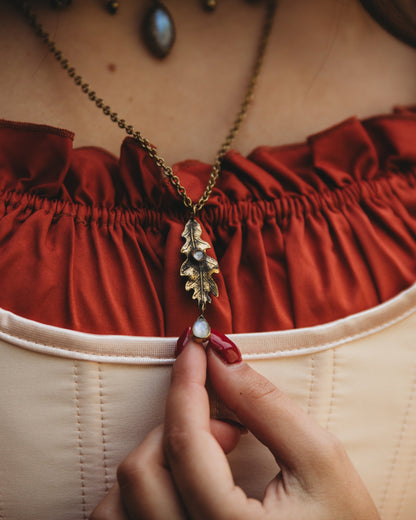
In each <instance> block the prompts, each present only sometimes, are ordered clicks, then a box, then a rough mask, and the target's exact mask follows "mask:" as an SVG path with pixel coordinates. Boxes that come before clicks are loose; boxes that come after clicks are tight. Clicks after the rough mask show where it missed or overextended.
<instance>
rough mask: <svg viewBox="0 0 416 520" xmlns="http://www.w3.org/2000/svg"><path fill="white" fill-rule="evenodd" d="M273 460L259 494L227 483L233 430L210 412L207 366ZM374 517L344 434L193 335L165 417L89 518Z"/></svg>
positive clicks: (221, 392)
mask: <svg viewBox="0 0 416 520" xmlns="http://www.w3.org/2000/svg"><path fill="white" fill-rule="evenodd" d="M207 371H208V374H209V377H210V379H211V382H212V384H213V387H214V388H215V390H216V391H217V392H218V394H219V396H220V397H221V398H222V399H223V400H224V402H225V403H226V405H227V406H228V407H229V408H230V409H231V410H232V411H233V412H235V414H236V415H237V417H238V418H239V420H240V421H241V422H242V424H244V425H245V426H246V427H247V428H248V429H249V430H250V431H251V432H253V434H254V435H255V436H256V437H257V438H258V439H259V441H261V442H262V443H263V444H265V445H266V446H267V447H268V448H269V449H270V451H271V452H272V453H273V455H274V457H275V459H276V462H277V463H278V464H279V468H280V472H279V468H278V467H277V466H276V473H277V477H276V478H275V479H274V480H272V482H270V484H269V485H268V487H267V488H266V490H265V494H264V499H263V501H262V502H259V501H258V500H254V499H251V498H248V497H247V496H246V495H245V494H244V492H243V491H242V490H241V488H239V487H237V486H236V485H235V484H234V481H233V477H232V474H231V470H230V467H229V465H228V462H227V458H226V456H225V453H227V452H229V451H230V450H231V449H232V448H233V447H234V446H235V444H236V443H237V441H238V438H239V432H238V430H237V429H236V428H233V427H232V426H230V425H228V424H223V425H222V427H221V426H220V424H221V423H218V422H216V423H215V422H212V421H211V422H210V419H209V401H208V394H207V392H206V390H205V386H204V385H205V379H206V374H207ZM139 518H140V520H159V519H160V520H162V519H166V518H169V519H172V520H185V519H195V520H234V519H239V520H245V519H247V520H249V519H250V520H257V519H259V520H260V519H267V520H274V519H276V520H334V519H337V520H363V519H365V520H380V517H379V515H378V513H377V511H376V508H375V506H374V503H373V501H372V499H371V497H370V496H369V494H368V492H367V490H366V488H365V487H364V484H363V483H362V481H361V479H360V477H359V475H358V474H357V472H356V471H355V469H354V467H353V466H352V463H351V461H350V460H349V458H348V456H347V454H346V452H345V450H344V448H343V447H342V445H341V443H340V442H339V441H338V440H337V439H336V438H335V437H334V436H333V435H332V434H330V433H329V432H327V431H326V430H324V429H322V428H321V427H320V426H319V425H318V424H317V423H316V422H315V421H314V420H312V419H311V418H310V417H309V416H308V415H307V414H305V413H304V412H303V411H302V410H301V409H300V408H298V407H297V405H295V404H294V403H293V402H292V401H291V400H290V399H289V398H288V397H287V396H286V395H284V394H283V393H282V392H281V391H280V390H278V389H277V388H276V387H275V386H273V385H272V384H271V383H270V382H269V381H267V380H266V379H265V378H264V377H263V376H261V375H260V374H258V373H257V372H255V371H254V370H253V369H251V368H250V367H249V366H248V365H246V364H245V363H239V364H237V365H226V364H224V363H223V362H222V361H221V360H220V359H219V358H218V357H217V356H216V354H215V353H214V352H213V351H212V350H211V349H210V350H209V351H208V355H206V353H205V351H204V349H203V348H202V347H201V346H200V345H198V344H196V343H193V342H190V343H188V344H187V345H186V347H185V349H184V350H183V351H182V353H181V354H180V355H179V356H178V358H177V360H176V362H175V364H174V367H173V371H172V381H171V386H170V390H169V394H168V397H167V403H166V417H165V423H164V425H162V426H161V427H159V428H157V429H156V430H153V431H152V432H151V433H150V434H149V435H148V436H147V437H146V439H145V440H144V441H143V442H142V444H140V446H139V447H138V448H137V449H136V450H135V451H134V452H132V453H131V454H130V455H129V456H128V457H127V458H126V460H124V461H123V462H122V464H121V465H120V467H119V469H118V483H117V484H116V485H115V486H114V487H113V488H112V490H111V491H110V493H109V495H108V496H107V497H106V498H105V499H104V500H103V501H102V502H101V503H100V504H99V505H98V506H97V508H96V510H95V511H94V512H93V514H92V516H91V517H90V520H110V519H111V520H127V519H129V520H135V519H139Z"/></svg>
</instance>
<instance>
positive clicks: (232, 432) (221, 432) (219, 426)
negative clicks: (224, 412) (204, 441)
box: [210, 419, 246, 453]
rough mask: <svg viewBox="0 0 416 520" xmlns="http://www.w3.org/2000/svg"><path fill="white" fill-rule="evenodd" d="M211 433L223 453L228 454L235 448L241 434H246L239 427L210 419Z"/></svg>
mask: <svg viewBox="0 0 416 520" xmlns="http://www.w3.org/2000/svg"><path fill="white" fill-rule="evenodd" d="M210 428H211V433H212V435H213V436H214V437H215V439H216V440H217V442H218V444H219V445H220V446H221V448H222V450H223V452H224V453H230V452H231V451H233V449H234V448H235V447H236V446H237V444H238V441H239V440H240V437H241V433H242V432H243V433H244V432H246V430H244V429H242V428H241V426H236V425H234V424H230V423H228V422H224V421H218V420H216V419H211V421H210Z"/></svg>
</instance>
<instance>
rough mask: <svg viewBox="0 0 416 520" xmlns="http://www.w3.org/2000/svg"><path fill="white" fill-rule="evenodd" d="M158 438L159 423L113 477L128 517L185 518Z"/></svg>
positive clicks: (146, 519) (143, 519) (153, 519)
mask: <svg viewBox="0 0 416 520" xmlns="http://www.w3.org/2000/svg"><path fill="white" fill-rule="evenodd" d="M162 441H163V426H159V427H158V428H156V429H155V430H153V431H152V432H150V433H149V435H147V437H146V438H145V439H144V441H143V442H142V443H141V444H140V445H139V446H138V447H137V448H136V449H135V450H134V451H133V452H132V453H130V455H129V456H128V457H127V458H126V459H125V460H124V461H123V462H122V463H121V464H120V466H119V468H118V471H117V479H118V483H119V486H120V493H121V499H122V503H123V505H124V507H125V509H126V511H127V513H128V515H129V518H140V520H165V519H166V518H169V519H171V520H183V519H184V518H186V515H185V512H184V509H183V507H182V503H181V500H180V498H179V496H178V494H177V491H176V488H175V485H174V483H173V480H172V478H171V474H170V471H169V470H168V468H167V466H166V460H165V457H164V453H163V443H162ZM97 520H98V519H97ZM117 520H118V519H117Z"/></svg>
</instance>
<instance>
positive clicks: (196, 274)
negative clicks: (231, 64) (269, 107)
mask: <svg viewBox="0 0 416 520" xmlns="http://www.w3.org/2000/svg"><path fill="white" fill-rule="evenodd" d="M12 2H13V3H14V4H15V5H16V6H17V7H18V8H19V9H20V10H21V11H22V13H23V14H24V16H25V17H26V19H27V20H28V22H29V23H30V25H31V27H32V28H33V29H34V30H35V32H36V35H37V36H38V37H39V38H40V39H41V40H42V41H43V43H44V44H45V45H46V46H47V48H48V49H49V51H50V52H51V53H52V54H53V56H54V57H55V59H56V60H57V61H58V63H59V64H60V65H61V67H62V68H63V69H64V70H66V71H67V73H68V75H69V76H70V77H71V78H73V80H74V82H75V84H76V85H78V86H79V87H80V88H81V90H82V92H83V93H84V94H86V95H87V96H88V97H89V99H90V100H91V101H93V102H94V103H95V105H96V106H97V107H98V108H99V109H100V110H102V112H103V113H104V114H105V115H106V116H109V117H110V119H111V121H113V122H114V123H115V124H117V125H118V126H119V127H120V128H121V129H122V130H124V131H125V132H126V133H127V135H129V136H131V137H132V138H133V139H135V140H136V141H137V143H138V144H139V146H140V147H141V148H142V149H143V150H145V151H146V153H147V154H148V155H149V157H150V158H151V159H152V160H153V161H154V163H155V164H156V165H157V167H158V168H159V169H160V171H161V173H162V174H163V175H164V176H166V177H167V179H168V180H169V182H170V183H171V184H172V186H173V187H174V189H175V191H176V193H177V195H178V197H179V198H180V200H181V201H182V204H183V206H184V220H185V219H186V220H187V222H186V224H185V227H184V230H183V232H182V235H181V236H182V237H183V238H184V239H185V244H184V245H183V246H182V248H181V253H183V254H184V255H185V261H184V262H183V263H182V265H181V267H180V272H179V274H180V276H183V277H185V278H187V280H186V283H185V290H186V291H193V294H192V298H193V299H194V300H197V302H198V307H199V316H198V318H197V319H196V321H195V323H194V324H193V326H192V334H193V337H194V339H195V340H196V341H198V342H200V343H202V342H204V341H206V340H208V339H209V336H210V334H211V329H210V326H209V324H208V322H207V321H206V319H205V317H204V311H205V308H206V306H207V304H208V303H211V294H212V295H213V296H218V287H217V284H216V283H215V281H214V280H213V278H212V275H214V274H218V273H219V266H218V263H217V261H216V260H215V259H214V258H211V257H210V256H208V255H207V253H206V250H207V249H209V248H210V245H209V244H208V242H206V241H205V240H203V239H202V238H201V235H202V229H201V225H200V224H199V222H198V220H197V217H198V215H199V214H200V212H201V210H202V209H203V207H204V206H205V204H206V202H207V201H208V199H209V198H210V196H211V194H212V190H213V189H214V186H215V184H216V182H217V179H218V177H219V175H220V173H221V166H222V161H223V159H224V156H225V155H226V153H227V152H228V151H229V149H230V147H231V143H232V142H233V140H234V138H235V136H236V135H237V133H238V131H239V129H240V127H241V124H242V122H243V120H244V118H245V116H246V114H247V110H248V107H249V105H250V102H251V101H252V99H253V95H254V90H255V87H256V84H257V80H258V77H259V74H260V70H261V67H262V64H263V61H264V56H265V52H266V48H267V44H268V41H269V37H270V33H271V28H272V24H273V19H274V15H275V12H276V6H277V0H267V6H266V12H265V19H264V25H263V31H262V35H261V39H260V43H259V47H258V51H257V56H256V60H255V63H254V67H253V71H252V74H251V77H250V80H249V83H248V86H247V89H246V93H245V95H244V99H243V102H242V103H241V105H240V108H239V110H238V113H237V116H236V118H235V120H234V123H233V125H232V126H231V128H230V130H229V132H228V134H227V137H226V139H225V141H224V142H223V144H222V145H221V147H220V149H219V150H218V152H217V155H216V158H215V162H214V164H213V165H212V169H211V173H210V177H209V181H208V184H207V185H206V187H205V190H204V192H203V193H202V195H201V196H200V198H199V199H198V200H197V201H193V200H192V199H191V198H190V197H189V195H188V194H187V192H186V189H185V187H184V186H183V185H182V184H181V181H180V179H179V178H178V177H177V176H176V175H175V174H174V172H173V170H172V168H171V167H170V166H167V165H166V163H165V160H164V159H163V158H162V157H161V156H160V155H158V153H157V149H156V148H155V147H154V146H153V145H152V144H150V142H149V140H148V139H146V138H145V137H143V136H142V135H141V133H140V132H139V131H137V130H135V129H134V128H133V126H131V125H128V124H127V123H126V121H125V119H122V118H120V117H119V115H118V114H117V113H116V112H114V111H113V110H112V109H111V107H110V106H109V105H106V104H105V103H104V101H103V100H102V99H101V98H100V97H98V96H97V94H96V93H95V92H94V91H93V90H92V89H91V88H90V86H89V84H88V83H86V82H85V81H84V80H83V78H82V77H81V76H80V75H79V74H78V73H77V72H76V70H75V68H74V67H72V66H71V65H70V64H69V62H68V60H67V59H66V58H64V56H63V54H62V52H61V51H60V50H58V49H57V47H56V44H55V42H54V41H52V39H51V37H50V35H49V34H48V33H47V32H46V31H45V30H44V29H43V27H42V25H41V24H40V23H39V22H38V20H37V17H36V14H35V13H34V12H33V10H32V7H31V5H30V3H29V2H26V1H20V0H12Z"/></svg>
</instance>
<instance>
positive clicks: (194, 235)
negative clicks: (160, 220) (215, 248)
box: [180, 218, 220, 312]
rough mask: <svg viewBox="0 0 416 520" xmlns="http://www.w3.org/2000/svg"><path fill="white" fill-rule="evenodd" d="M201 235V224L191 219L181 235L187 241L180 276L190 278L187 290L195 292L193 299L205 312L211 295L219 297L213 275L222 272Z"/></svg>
mask: <svg viewBox="0 0 416 520" xmlns="http://www.w3.org/2000/svg"><path fill="white" fill-rule="evenodd" d="M201 234H202V229H201V226H200V225H199V223H198V222H197V221H196V220H195V219H193V218H191V219H189V220H188V222H187V223H186V224H185V228H184V230H183V232H182V235H181V236H182V237H183V238H184V239H185V244H184V245H183V246H182V249H181V253H184V254H185V255H186V260H185V261H184V262H183V264H182V265H181V269H180V275H181V276H186V277H187V278H188V280H187V282H186V284H185V289H186V290H187V291H191V290H193V294H192V298H193V299H194V300H198V306H199V308H200V309H201V311H202V312H203V311H204V310H205V307H206V305H207V303H211V296H210V293H211V294H213V295H214V296H218V287H217V284H216V283H215V282H214V280H213V279H212V275H213V274H216V273H219V272H220V270H219V267H218V262H217V261H216V260H215V259H214V258H211V257H210V256H208V255H207V254H206V252H205V251H206V249H209V248H210V247H211V246H210V245H209V244H208V242H205V240H202V239H201Z"/></svg>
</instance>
